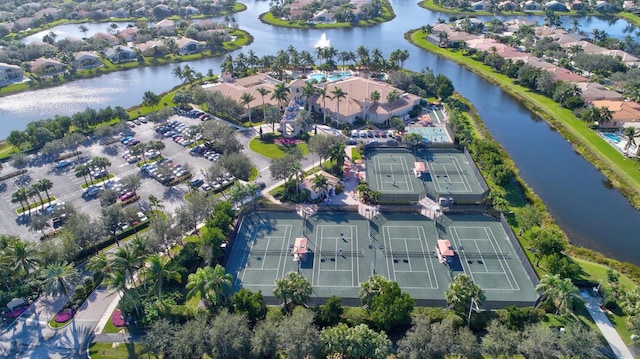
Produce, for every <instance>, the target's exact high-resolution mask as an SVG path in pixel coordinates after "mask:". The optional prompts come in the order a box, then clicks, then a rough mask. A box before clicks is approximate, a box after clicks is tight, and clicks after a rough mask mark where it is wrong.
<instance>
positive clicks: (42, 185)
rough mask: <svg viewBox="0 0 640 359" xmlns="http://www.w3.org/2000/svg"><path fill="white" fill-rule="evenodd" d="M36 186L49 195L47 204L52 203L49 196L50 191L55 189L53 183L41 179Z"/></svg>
mask: <svg viewBox="0 0 640 359" xmlns="http://www.w3.org/2000/svg"><path fill="white" fill-rule="evenodd" d="M36 186H38V189H39V190H40V191H44V193H46V194H47V202H51V196H49V190H50V189H51V188H53V182H51V181H50V180H49V179H48V178H41V179H40V180H38V182H36Z"/></svg>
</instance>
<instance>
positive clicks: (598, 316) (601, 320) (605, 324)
mask: <svg viewBox="0 0 640 359" xmlns="http://www.w3.org/2000/svg"><path fill="white" fill-rule="evenodd" d="M580 294H581V295H582V297H583V298H584V303H585V306H586V307H587V310H588V311H589V314H590V315H591V318H593V321H594V322H595V323H596V325H597V326H598V329H600V332H602V335H603V336H604V337H605V339H606V340H607V342H609V346H610V347H611V350H612V351H613V354H614V355H615V356H616V358H618V359H633V358H634V356H633V354H631V350H629V348H628V347H627V346H626V345H625V344H624V341H623V340H622V338H621V337H620V335H619V334H618V332H617V331H616V329H615V328H614V327H613V325H612V324H611V321H610V320H609V318H608V317H607V315H606V314H605V313H604V312H603V311H602V309H600V298H599V297H593V296H591V295H590V294H589V293H587V292H585V291H581V292H580Z"/></svg>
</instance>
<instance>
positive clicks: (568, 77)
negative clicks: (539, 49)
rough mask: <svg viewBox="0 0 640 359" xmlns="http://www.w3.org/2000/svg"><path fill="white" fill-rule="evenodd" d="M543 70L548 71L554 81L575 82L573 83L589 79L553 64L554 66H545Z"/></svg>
mask: <svg viewBox="0 0 640 359" xmlns="http://www.w3.org/2000/svg"><path fill="white" fill-rule="evenodd" d="M544 70H545V71H547V72H549V73H550V74H551V77H553V79H554V80H556V81H563V82H575V83H580V82H587V81H589V79H588V78H586V77H584V76H580V75H578V74H576V73H575V72H571V71H569V70H567V69H565V68H564V67H558V66H554V67H548V68H545V69H544Z"/></svg>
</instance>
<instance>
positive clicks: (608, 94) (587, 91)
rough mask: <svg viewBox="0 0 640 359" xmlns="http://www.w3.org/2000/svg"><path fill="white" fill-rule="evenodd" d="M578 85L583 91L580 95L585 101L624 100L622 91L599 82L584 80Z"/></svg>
mask: <svg viewBox="0 0 640 359" xmlns="http://www.w3.org/2000/svg"><path fill="white" fill-rule="evenodd" d="M576 85H578V88H579V89H580V90H581V91H582V93H581V95H580V96H581V97H582V99H583V100H584V102H585V103H588V102H593V101H598V100H613V101H622V100H624V96H623V95H622V94H621V93H619V92H617V91H612V90H609V89H608V88H606V87H604V86H603V85H601V84H599V83H597V82H582V83H578V84H576Z"/></svg>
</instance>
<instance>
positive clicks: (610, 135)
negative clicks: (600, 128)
mask: <svg viewBox="0 0 640 359" xmlns="http://www.w3.org/2000/svg"><path fill="white" fill-rule="evenodd" d="M602 136H604V137H605V138H607V139H609V140H611V141H613V142H615V143H620V141H622V140H621V139H620V137H618V136H616V135H614V134H613V133H603V134H602Z"/></svg>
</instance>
